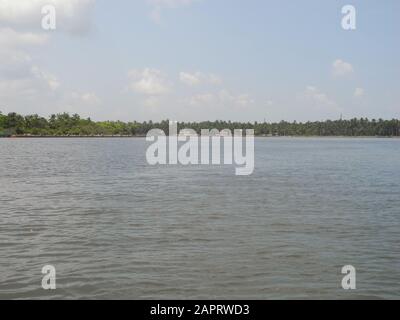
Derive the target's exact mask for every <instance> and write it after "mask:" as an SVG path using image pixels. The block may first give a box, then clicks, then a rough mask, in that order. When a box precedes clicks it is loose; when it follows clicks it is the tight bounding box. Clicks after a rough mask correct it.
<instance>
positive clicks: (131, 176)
mask: <svg viewBox="0 0 400 320" xmlns="http://www.w3.org/2000/svg"><path fill="white" fill-rule="evenodd" d="M145 148H146V143H145V141H144V140H143V139H3V140H0V161H1V166H0V298H1V299H8V298H18V299H26V298H35V299H36V298H41V299H44V298H65V299H76V298H85V299H100V298H105V299H117V298H119V299H310V298H317V299H320V298H327V299H335V298H338V299H359V298H367V299H372V298H377V299H395V298H397V299H398V298H400V249H399V243H400V233H399V231H400V197H399V194H400V140H396V139H331V138H329V139H328V138H327V139H311V138H310V139H300V138H297V139H280V138H276V139H275V138H274V139H256V167H255V172H254V174H253V175H252V176H249V177H237V176H235V175H234V168H232V167H229V166H217V167H204V166H199V167H197V166H195V167H194V166H189V167H175V166H160V167H150V166H148V165H147V164H146V161H145ZM47 264H50V265H54V266H55V267H56V270H57V290H55V291H44V290H43V289H42V288H41V280H42V274H41V269H42V267H43V266H44V265H47ZM348 264H351V265H353V266H355V267H356V269H357V290H355V291H345V290H343V289H342V288H341V280H342V277H343V275H342V274H341V268H342V266H344V265H348Z"/></svg>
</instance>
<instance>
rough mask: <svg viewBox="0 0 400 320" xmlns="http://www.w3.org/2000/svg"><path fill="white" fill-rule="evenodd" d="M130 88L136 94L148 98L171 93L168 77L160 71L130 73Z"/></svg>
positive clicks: (144, 70)
mask: <svg viewBox="0 0 400 320" xmlns="http://www.w3.org/2000/svg"><path fill="white" fill-rule="evenodd" d="M129 78H130V81H131V83H130V85H129V87H130V88H131V89H132V90H133V91H135V92H136V93H139V94H142V95H147V96H159V95H164V94H167V93H169V92H170V90H171V85H170V83H169V82H168V80H167V78H166V76H165V75H164V74H163V73H162V72H161V71H160V70H158V69H151V68H145V69H143V70H131V71H130V72H129Z"/></svg>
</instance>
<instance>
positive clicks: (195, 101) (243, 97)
mask: <svg viewBox="0 0 400 320" xmlns="http://www.w3.org/2000/svg"><path fill="white" fill-rule="evenodd" d="M252 103H254V100H253V99H252V98H251V97H250V95H248V94H239V95H235V94H232V93H231V92H230V91H228V90H226V89H223V90H220V91H219V92H218V93H202V94H196V95H194V96H192V97H191V98H190V99H189V104H190V105H192V106H221V105H223V106H241V107H244V106H247V105H250V104H252Z"/></svg>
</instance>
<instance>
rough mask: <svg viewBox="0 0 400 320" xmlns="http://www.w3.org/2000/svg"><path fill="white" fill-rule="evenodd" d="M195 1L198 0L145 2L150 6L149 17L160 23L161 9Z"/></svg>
mask: <svg viewBox="0 0 400 320" xmlns="http://www.w3.org/2000/svg"><path fill="white" fill-rule="evenodd" d="M196 1H199V0H147V3H148V4H149V5H150V6H151V7H152V10H151V12H150V18H151V19H152V20H153V21H154V22H156V23H160V22H161V13H162V10H164V9H173V8H178V7H182V6H188V5H191V4H192V3H194V2H196Z"/></svg>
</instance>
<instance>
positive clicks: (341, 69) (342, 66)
mask: <svg viewBox="0 0 400 320" xmlns="http://www.w3.org/2000/svg"><path fill="white" fill-rule="evenodd" d="M353 72H354V68H353V66H352V65H351V64H350V63H348V62H345V61H343V60H340V59H337V60H335V61H334V62H333V64H332V73H333V75H334V76H335V77H339V76H345V75H348V74H351V73H353Z"/></svg>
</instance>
